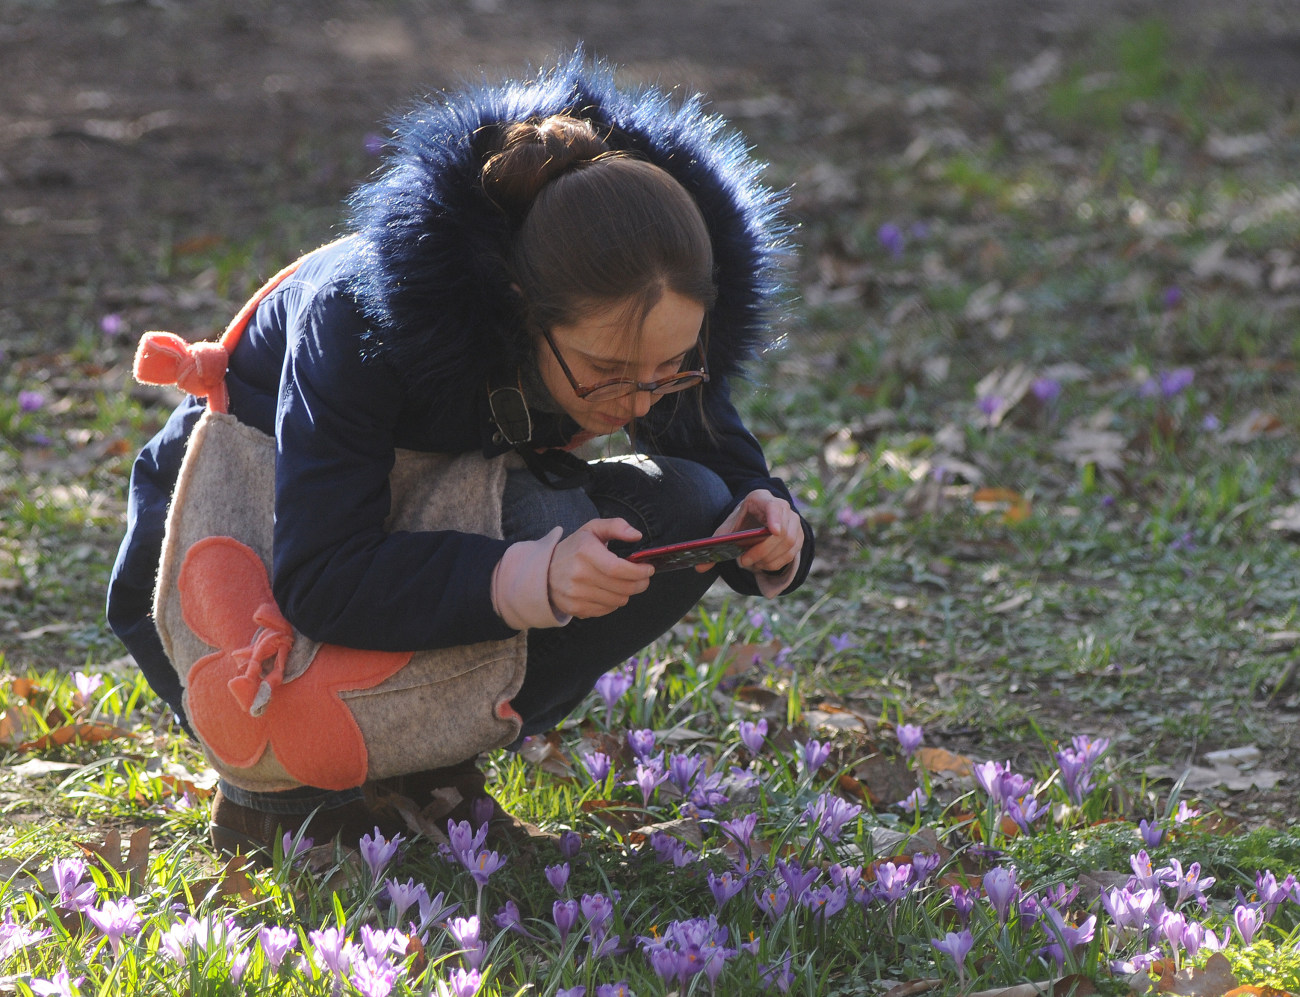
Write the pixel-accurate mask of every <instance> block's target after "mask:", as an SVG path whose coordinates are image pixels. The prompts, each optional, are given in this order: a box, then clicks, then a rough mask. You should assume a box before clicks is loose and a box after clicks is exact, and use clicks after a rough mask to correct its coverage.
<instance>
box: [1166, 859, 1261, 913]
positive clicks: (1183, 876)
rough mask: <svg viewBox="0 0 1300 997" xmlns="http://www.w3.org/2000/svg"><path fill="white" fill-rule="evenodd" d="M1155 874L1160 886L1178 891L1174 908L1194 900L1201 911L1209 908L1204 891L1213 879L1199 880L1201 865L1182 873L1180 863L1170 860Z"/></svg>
mask: <svg viewBox="0 0 1300 997" xmlns="http://www.w3.org/2000/svg"><path fill="white" fill-rule="evenodd" d="M1156 874H1157V875H1158V876H1160V882H1161V883H1162V884H1164V885H1165V886H1172V887H1174V888H1175V889H1177V890H1178V897H1177V899H1175V900H1174V906H1175V907H1180V906H1182V905H1183V904H1184V903H1186V902H1187V900H1188V899H1195V900H1196V903H1197V905H1198V906H1199V907H1200V908H1201V910H1205V909H1207V908H1208V907H1209V905H1210V904H1209V901H1208V900H1207V899H1206V897H1205V891H1206V890H1208V889H1209V888H1210V887H1211V886H1213V885H1214V877H1213V876H1207V877H1205V878H1204V879H1202V878H1201V863H1199V862H1193V863H1192V864H1191V865H1189V866H1188V867H1187V869H1186V871H1184V870H1183V864H1182V862H1180V861H1179V860H1178V859H1170V860H1169V865H1168V866H1167V867H1166V868H1164V869H1160V870H1157V873H1156ZM1256 882H1258V880H1256ZM1261 898H1262V894H1261ZM1274 909H1276V908H1274Z"/></svg>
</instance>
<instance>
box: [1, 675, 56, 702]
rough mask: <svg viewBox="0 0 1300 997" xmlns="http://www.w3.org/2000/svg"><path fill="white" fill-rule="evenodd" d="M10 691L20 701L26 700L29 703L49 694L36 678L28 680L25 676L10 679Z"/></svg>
mask: <svg viewBox="0 0 1300 997" xmlns="http://www.w3.org/2000/svg"><path fill="white" fill-rule="evenodd" d="M9 691H10V692H11V693H13V694H14V695H15V696H16V697H18V698H19V699H25V700H27V701H28V702H31V700H32V699H34V698H35V697H37V696H44V695H46V694H47V693H46V691H45V688H44V687H43V686H41V685H39V684H38V683H37V681H36V680H35V679H34V678H28V677H27V676H24V675H15V676H12V677H10V679H9Z"/></svg>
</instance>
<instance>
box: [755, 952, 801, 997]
mask: <svg viewBox="0 0 1300 997" xmlns="http://www.w3.org/2000/svg"><path fill="white" fill-rule="evenodd" d="M758 975H759V978H760V979H761V980H762V981H763V989H765V990H771V989H772V988H773V987H775V988H776V989H777V990H779V991H781V993H783V994H785V993H789V992H790V985H791V984H792V983H794V971H793V970H792V969H791V968H790V953H789V952H786V953H785V954H784V955H783V956H782V957H781V958H780V959H778V960H777V961H776V962H774V963H772V965H770V966H768V965H760V966H759V967H758Z"/></svg>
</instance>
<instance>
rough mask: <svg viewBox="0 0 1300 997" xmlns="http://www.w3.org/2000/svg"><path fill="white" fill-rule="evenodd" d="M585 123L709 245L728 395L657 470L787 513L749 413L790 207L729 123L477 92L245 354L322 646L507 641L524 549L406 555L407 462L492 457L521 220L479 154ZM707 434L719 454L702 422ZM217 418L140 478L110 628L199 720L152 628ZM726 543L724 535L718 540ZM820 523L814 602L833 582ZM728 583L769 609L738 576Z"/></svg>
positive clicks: (542, 85)
mask: <svg viewBox="0 0 1300 997" xmlns="http://www.w3.org/2000/svg"><path fill="white" fill-rule="evenodd" d="M561 110H569V111H574V110H577V111H579V112H580V113H582V114H584V115H587V116H589V117H591V118H592V119H593V120H595V121H597V123H598V124H599V126H600V130H601V131H602V133H604V132H609V133H610V134H611V135H612V136H614V139H613V141H615V142H616V143H622V144H624V145H626V146H627V147H630V148H635V149H637V150H638V151H640V152H641V153H642V154H643V155H645V156H646V157H647V158H649V159H651V160H652V161H655V162H658V163H659V165H662V166H664V168H665V169H668V170H669V171H670V172H672V173H673V174H674V175H675V176H677V178H678V179H679V181H681V182H682V183H683V185H684V186H686V187H687V189H688V190H690V191H691V193H692V194H694V196H695V197H696V200H697V202H698V203H699V204H700V206H701V211H702V212H703V214H704V217H705V222H706V224H707V225H708V227H709V229H710V235H711V237H712V239H713V243H714V254H715V262H716V269H717V284H718V300H717V304H716V306H715V307H714V309H713V310H712V311H711V313H710V317H709V328H710V336H709V342H708V357H707V360H708V364H709V369H710V372H711V374H712V375H713V379H712V380H711V381H710V382H709V383H708V384H707V385H705V386H703V387H702V388H701V389H699V392H700V398H701V400H702V402H703V404H702V406H701V405H699V404H697V403H696V400H695V395H696V392H694V391H692V392H684V393H682V394H681V395H674V396H669V397H668V398H665V399H663V400H661V401H660V402H659V403H658V404H656V405H655V406H654V407H652V409H651V411H650V414H649V415H648V416H647V417H646V418H645V419H643V420H641V421H640V422H639V424H638V430H637V433H636V442H637V447H638V449H639V450H641V451H643V452H646V453H650V454H664V455H669V456H677V457H685V458H688V459H691V460H695V461H697V462H699V463H701V464H704V465H705V466H707V467H709V468H711V469H712V470H714V471H715V472H717V474H718V475H719V476H720V477H721V478H722V479H723V481H725V482H726V483H727V485H728V486H729V487H730V488H731V491H732V494H733V496H734V497H735V501H736V502H739V500H740V499H741V498H743V497H744V495H745V494H747V493H748V492H750V491H752V490H754V489H757V488H764V489H768V490H770V491H773V492H775V493H777V494H780V495H782V496H784V497H786V498H789V493H788V491H787V490H786V488H785V486H784V485H783V484H782V483H781V482H780V481H779V480H777V479H775V478H773V477H772V476H771V475H770V472H769V470H768V468H767V465H766V462H765V460H764V458H763V454H762V450H761V448H760V447H759V445H758V443H757V442H756V440H755V439H754V437H753V436H752V435H751V434H750V433H749V432H748V431H747V430H746V429H745V428H744V426H743V425H742V423H741V420H740V418H739V416H738V415H737V413H736V411H735V409H734V407H733V406H732V404H731V401H730V384H731V382H732V380H733V379H734V378H735V377H736V376H737V375H738V374H739V373H740V372H741V371H742V369H743V365H744V362H745V361H746V360H747V359H748V358H750V357H751V356H752V354H753V351H754V350H755V348H756V347H757V346H758V345H759V344H760V343H761V342H762V339H763V338H764V336H765V335H766V328H767V307H768V305H769V303H770V300H771V297H772V295H773V293H774V291H775V288H776V282H775V264H776V255H777V253H779V252H780V251H781V249H782V244H783V236H784V229H783V228H782V226H781V223H780V221H779V218H778V215H777V208H778V207H779V204H780V200H779V198H778V197H777V196H776V195H774V194H773V193H772V192H771V191H769V190H768V189H767V188H765V187H763V186H762V185H761V184H759V182H758V180H757V167H756V166H755V165H754V164H753V163H752V161H751V160H749V158H748V157H747V155H746V154H745V152H744V149H743V147H742V146H741V145H740V144H739V139H738V138H736V137H734V136H730V135H727V134H723V133H722V132H721V131H720V126H721V123H720V122H719V121H718V120H717V119H716V118H713V117H710V116H708V115H705V114H704V113H703V111H702V109H701V108H700V106H699V105H698V103H696V102H693V101H688V102H687V103H686V104H684V105H679V106H673V105H671V104H669V102H668V101H667V99H666V98H665V97H664V96H663V95H661V94H658V93H657V92H654V91H639V92H635V93H628V92H623V91H620V90H618V89H617V88H615V87H614V85H613V80H612V76H611V75H610V73H609V71H608V70H606V69H604V68H602V67H599V66H596V67H590V66H587V65H585V64H584V63H583V62H582V60H581V59H580V58H579V57H575V58H574V59H573V60H571V61H570V62H569V63H568V64H566V65H561V66H560V67H559V68H558V69H556V70H555V71H553V72H552V73H550V74H543V75H542V76H540V77H538V78H536V79H534V80H533V81H531V82H529V83H527V84H506V85H504V86H501V87H486V86H485V87H482V88H479V89H471V90H469V91H466V92H464V93H462V94H461V95H459V96H458V97H455V98H450V99H449V100H448V101H447V102H440V103H437V104H434V103H427V104H422V105H419V106H417V107H415V108H413V109H412V110H411V111H409V112H408V113H407V114H406V115H404V116H403V117H402V118H400V119H398V120H397V121H396V122H395V132H396V136H395V140H394V152H393V153H392V155H391V156H390V157H389V161H388V165H387V167H386V169H385V170H384V171H383V172H382V173H381V174H380V175H379V176H378V177H377V178H376V179H374V180H372V181H370V182H369V183H367V184H365V185H364V186H362V187H361V188H359V190H358V192H357V194H356V195H354V197H353V199H352V215H351V228H352V229H353V234H352V235H350V236H348V237H347V238H345V239H342V240H340V241H339V242H336V243H332V244H330V245H329V246H326V247H323V248H322V249H320V250H317V251H316V252H315V253H312V254H311V255H310V256H308V257H307V258H306V260H305V261H304V262H303V264H302V265H301V266H300V267H299V269H298V270H297V271H296V272H295V273H294V274H293V275H292V276H291V277H290V278H288V279H287V280H286V281H285V282H284V283H283V284H282V285H280V286H279V287H278V288H277V289H276V290H275V291H274V292H272V293H271V294H270V295H269V296H268V297H267V298H266V299H265V300H264V301H263V302H262V303H261V304H260V305H259V307H258V308H257V310H256V312H255V313H254V315H253V317H252V320H251V321H250V323H249V326H248V328H247V330H246V332H245V333H244V337H243V339H242V340H241V342H240V344H239V346H238V347H237V348H236V349H235V351H234V353H233V355H232V357H231V363H230V368H229V372H228V374H227V387H228V389H229V392H230V401H231V412H232V414H234V415H235V416H236V417H237V418H239V419H240V420H241V421H243V422H246V423H248V424H250V425H253V426H256V427H257V428H259V429H261V430H263V431H264V432H266V433H268V434H272V435H274V436H275V438H276V441H277V465H276V525H275V547H274V566H273V571H272V585H273V589H274V592H275V596H276V600H277V602H278V603H279V605H280V608H281V610H282V612H283V613H284V614H285V616H286V618H287V619H289V620H290V622H292V623H293V624H294V626H295V627H297V628H298V630H300V631H301V632H302V633H304V634H306V635H307V636H308V637H310V638H312V639H314V640H319V641H328V642H330V643H336V644H342V645H346V646H351V647H363V648H373V649H376V650H420V649H429V648H436V647H444V646H451V645H458V644H467V643H475V642H478V641H483V640H493V639H500V638H504V637H507V636H510V635H511V634H512V633H513V631H512V630H510V629H509V628H508V627H507V626H506V625H505V623H504V622H502V620H501V619H500V618H499V617H498V616H497V615H496V613H495V612H494V611H493V609H492V602H491V597H490V581H491V575H492V571H493V568H494V567H495V565H496V563H497V562H498V561H499V560H500V558H501V555H502V553H503V552H504V550H505V547H506V546H507V545H506V543H505V542H504V541H501V540H495V539H492V538H489V537H485V536H478V535H472V534H464V533H456V532H450V531H444V532H425V533H404V534H390V533H387V532H385V531H384V529H383V523H384V520H385V518H386V516H387V514H388V485H387V479H388V473H389V471H390V469H391V467H392V461H393V451H394V449H395V448H405V449H413V450H424V451H434V452H441V453H464V452H468V451H479V452H482V453H484V454H485V455H487V456H493V455H497V454H500V453H503V452H505V450H506V449H507V448H506V446H505V445H504V444H502V443H499V442H494V440H493V431H494V428H495V427H494V426H493V424H492V421H491V419H490V413H489V411H488V407H487V384H488V379H489V377H491V376H492V375H493V372H494V371H496V370H498V369H500V367H501V365H502V364H503V363H505V364H506V365H509V364H512V363H519V362H527V358H521V357H518V356H517V355H515V354H516V353H517V351H518V345H517V344H518V342H519V340H520V337H519V336H518V335H517V330H516V329H512V328H511V327H510V323H512V322H515V321H517V319H516V316H515V311H514V309H515V305H514V304H513V296H512V294H511V293H510V292H509V278H508V277H507V276H506V273H505V267H504V249H505V246H506V245H507V244H508V240H509V238H510V228H509V224H508V222H507V221H506V220H505V219H503V218H502V216H501V214H500V212H499V211H497V210H496V209H495V207H494V206H492V205H490V203H488V202H487V201H486V198H485V197H484V196H483V194H482V191H481V188H480V186H479V185H478V183H477V176H478V169H479V165H480V164H481V161H482V155H483V151H482V148H481V147H480V145H479V144H478V143H479V141H480V138H481V136H482V135H484V134H485V133H486V131H487V130H488V128H489V127H490V126H491V125H492V124H494V123H496V122H509V121H514V120H520V119H522V118H526V117H528V116H530V115H534V114H540V115H545V114H550V113H554V112H556V111H561ZM701 409H702V410H703V420H705V421H707V423H708V425H709V427H710V430H711V432H706V431H705V429H704V426H703V423H702V418H701ZM201 411H202V403H201V402H200V401H198V400H196V399H192V398H191V399H187V400H186V402H185V403H183V404H182V405H181V406H180V407H179V408H178V409H177V410H176V412H175V413H173V416H172V418H171V420H170V421H169V422H168V424H167V426H166V427H165V428H164V429H163V430H162V432H160V433H159V434H158V436H156V437H155V438H154V439H153V440H151V441H150V443H149V444H148V446H146V448H145V449H144V451H142V453H141V454H140V457H139V458H138V459H137V462H136V465H135V467H134V469H133V474H132V482H131V495H130V509H129V515H128V532H127V536H126V537H125V539H124V541H123V544H122V547H121V550H120V551H119V555H118V561H117V564H116V565H115V567H114V572H113V578H112V582H111V584H110V590H109V604H108V612H109V622H110V624H111V625H112V627H113V629H114V630H115V632H117V633H118V635H119V636H120V637H121V638H122V639H123V640H124V642H125V643H126V644H127V647H128V649H130V650H131V651H132V654H133V655H134V656H135V657H136V659H137V661H138V662H139V663H140V665H141V667H142V668H143V669H144V671H145V674H146V677H147V678H148V679H149V681H150V683H151V685H152V686H153V688H154V689H155V690H156V691H157V692H159V694H160V695H162V696H163V698H164V699H166V700H167V701H168V702H169V703H170V704H171V705H172V706H173V707H174V708H176V709H177V711H178V712H180V687H179V683H178V681H177V680H176V677H175V674H174V672H172V670H171V669H170V666H169V665H168V664H167V662H166V658H165V657H164V656H162V655H161V646H160V644H159V642H158V639H157V633H156V631H155V630H154V629H153V624H152V620H151V619H150V618H149V611H150V607H151V603H152V593H153V578H154V573H155V572H156V569H157V564H158V556H159V551H160V547H161V540H162V531H163V524H164V521H165V516H166V507H167V502H168V500H169V498H170V495H171V491H172V488H173V487H174V484H175V479H176V474H177V472H178V470H179V465H180V460H181V457H182V456H183V450H184V443H185V440H186V439H187V438H188V434H189V432H190V430H191V429H192V427H193V424H194V422H195V421H196V420H197V417H198V415H199V414H200V413H201ZM534 418H535V427H536V429H535V434H534V441H533V442H534V443H535V444H537V445H539V446H563V445H564V444H566V443H567V442H568V441H569V439H570V438H571V437H572V436H573V435H574V434H575V433H576V432H577V430H578V427H577V425H576V424H575V423H573V422H572V420H570V419H568V417H567V416H562V415H560V416H557V415H548V414H544V413H534ZM720 521H721V520H720ZM812 552H813V551H812V534H811V530H809V529H808V528H807V526H806V525H805V545H804V549H803V553H802V556H801V564H800V568H799V571H798V573H797V575H796V577H795V579H794V581H793V582H792V584H791V586H790V588H794V587H795V586H797V585H798V584H800V583H801V582H802V581H803V579H804V577H805V576H806V574H807V570H808V567H809V565H810V563H811V560H812ZM722 571H723V577H724V578H725V579H726V581H727V582H728V583H729V584H730V585H732V587H734V588H736V589H737V590H738V591H741V592H745V593H750V594H753V593H756V592H757V587H756V585H755V583H754V579H753V576H752V575H751V574H750V573H748V572H745V571H743V570H742V569H740V568H739V567H738V566H736V565H735V564H734V563H732V564H729V565H726V566H724V567H723V569H722Z"/></svg>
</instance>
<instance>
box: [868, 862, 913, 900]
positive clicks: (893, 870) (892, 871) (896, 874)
mask: <svg viewBox="0 0 1300 997" xmlns="http://www.w3.org/2000/svg"><path fill="white" fill-rule="evenodd" d="M915 885H916V884H915V883H914V882H913V881H912V867H911V865H910V864H908V863H906V862H904V863H902V864H901V865H895V864H894V863H893V862H882V863H880V865H878V866H877V867H876V894H877V896H879V897H880V899H881V900H884V901H885V902H886V903H888V904H891V905H892V904H896V903H898V901H900V900H902V899H903V897H905V896H907V895H908V894H909V893H911V892H912V887H913V886H915Z"/></svg>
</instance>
